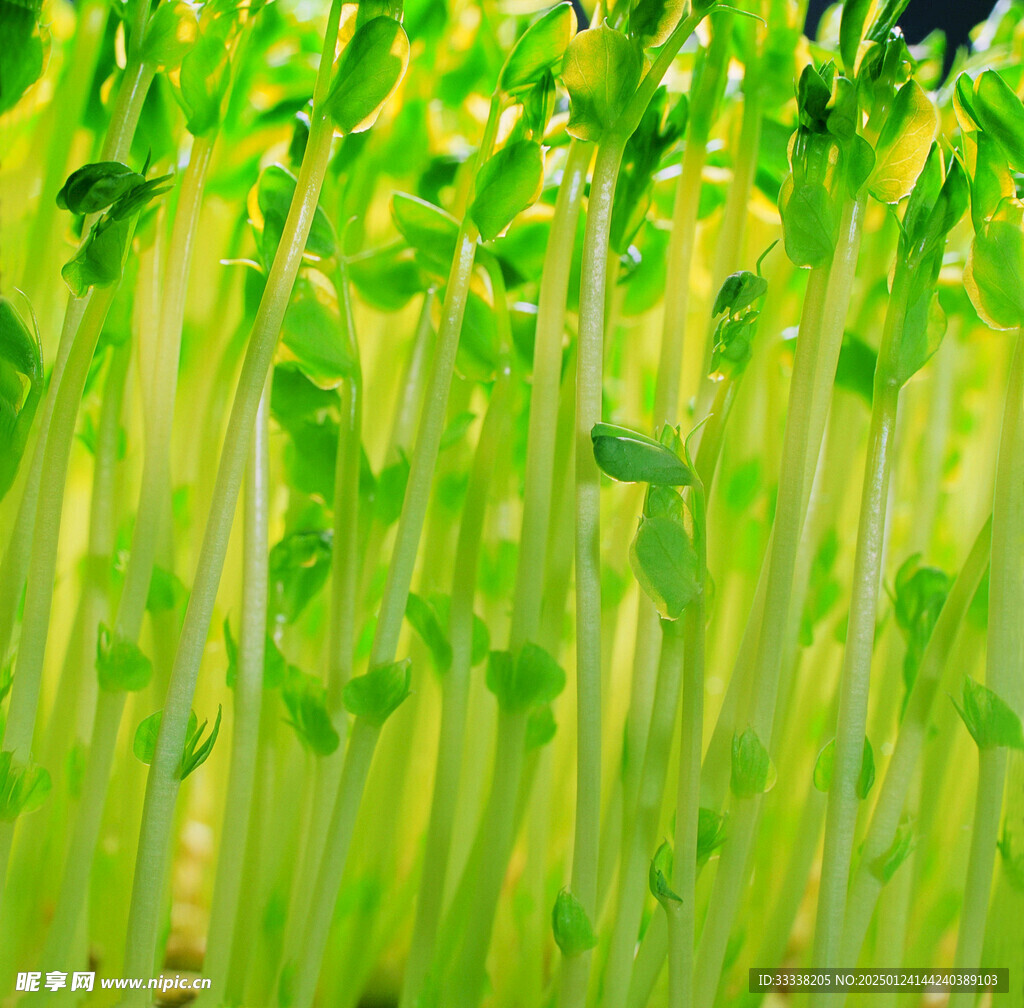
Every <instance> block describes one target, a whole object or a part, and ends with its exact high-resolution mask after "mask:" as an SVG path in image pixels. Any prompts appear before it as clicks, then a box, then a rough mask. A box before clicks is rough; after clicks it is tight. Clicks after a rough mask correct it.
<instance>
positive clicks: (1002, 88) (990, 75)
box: [958, 70, 1024, 171]
mask: <svg viewBox="0 0 1024 1008" xmlns="http://www.w3.org/2000/svg"><path fill="white" fill-rule="evenodd" d="M958 83H959V82H958ZM970 111H971V114H972V115H974V116H976V118H977V121H978V122H979V123H980V124H981V128H982V129H983V130H985V132H986V133H990V134H991V135H992V137H993V138H994V139H995V140H996V142H997V143H998V144H999V146H1000V147H1001V148H1002V150H1003V153H1004V155H1005V157H1006V160H1007V161H1009V163H1010V166H1011V167H1012V168H1015V169H1016V170H1017V171H1024V104H1022V103H1021V100H1020V99H1019V98H1018V97H1017V96H1016V95H1015V94H1014V93H1013V91H1012V90H1011V89H1010V88H1009V87H1008V86H1007V84H1006V82H1005V81H1004V80H1003V78H1002V77H1000V76H999V74H998V73H996V71H995V70H985V71H984V72H983V73H982V74H981V76H980V77H978V80H977V81H976V82H975V85H974V96H973V102H972V105H971V109H970Z"/></svg>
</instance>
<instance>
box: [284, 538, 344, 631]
mask: <svg viewBox="0 0 1024 1008" xmlns="http://www.w3.org/2000/svg"><path fill="white" fill-rule="evenodd" d="M330 570H331V533H330V532H329V531H312V532H292V533H290V534H288V535H286V536H285V537H284V538H283V539H282V540H281V541H280V542H278V543H276V544H275V545H274V546H273V547H271V550H270V557H269V577H270V612H269V618H270V620H271V622H275V621H276V622H283V623H294V622H295V620H297V619H298V618H299V616H300V615H301V614H302V612H303V611H304V610H305V608H306V606H308V605H309V603H310V602H311V601H312V600H313V599H314V598H315V597H316V596H317V594H318V593H319V592H320V590H321V589H322V588H323V586H324V584H325V583H326V581H327V577H328V575H329V574H330Z"/></svg>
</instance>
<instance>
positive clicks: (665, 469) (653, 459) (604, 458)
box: [590, 423, 694, 486]
mask: <svg viewBox="0 0 1024 1008" xmlns="http://www.w3.org/2000/svg"><path fill="white" fill-rule="evenodd" d="M590 439H591V442H592V443H593V446H594V458H595V459H596V460H597V464H598V465H599V466H600V467H601V470H602V471H603V472H604V473H605V474H607V475H608V476H611V478H612V479H614V480H618V481H619V482H620V483H652V484H658V485H661V486H691V485H692V484H693V482H694V479H693V473H691V472H690V470H689V468H688V467H687V465H686V463H685V462H683V460H682V459H680V458H679V456H678V455H676V453H675V452H673V451H672V449H671V448H667V447H666V446H665V445H663V444H662V443H661V442H660V441H655V440H654V438H650V437H647V436H646V435H645V434H639V433H637V432H636V431H632V430H630V429H629V428H627V427H618V426H616V425H615V424H606V423H597V424H594V426H593V428H591V431H590Z"/></svg>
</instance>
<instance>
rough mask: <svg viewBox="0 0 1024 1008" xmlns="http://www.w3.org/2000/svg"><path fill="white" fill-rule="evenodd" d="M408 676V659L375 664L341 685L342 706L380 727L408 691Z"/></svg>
mask: <svg viewBox="0 0 1024 1008" xmlns="http://www.w3.org/2000/svg"><path fill="white" fill-rule="evenodd" d="M411 678H412V668H411V663H410V662H409V660H408V659H405V660H404V661H400V662H390V663H389V664H387V665H377V666H376V667H375V668H372V669H370V671H369V672H367V673H366V674H365V675H361V676H356V677H355V678H354V679H350V680H349V681H348V683H346V685H345V690H344V693H343V699H344V703H345V707H346V708H347V709H348V710H349V712H350V713H352V714H354V715H355V716H356V717H361V718H363V719H364V720H365V721H368V722H369V723H370V724H372V725H375V726H376V727H378V728H379V727H380V726H381V725H383V724H384V722H385V721H386V720H387V719H388V718H389V717H390V716H391V714H392V712H393V711H395V710H396V709H397V708H398V707H399V705H400V704H401V703H402V702H403V701H404V700H405V698H406V697H407V696H408V695H409V683H410V680H411Z"/></svg>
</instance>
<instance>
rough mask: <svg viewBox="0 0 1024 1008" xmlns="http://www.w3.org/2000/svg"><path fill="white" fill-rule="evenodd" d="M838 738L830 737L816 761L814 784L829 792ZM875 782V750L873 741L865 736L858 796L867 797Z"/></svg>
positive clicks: (858, 779) (820, 789) (858, 780)
mask: <svg viewBox="0 0 1024 1008" xmlns="http://www.w3.org/2000/svg"><path fill="white" fill-rule="evenodd" d="M835 756H836V740H835V739H830V740H829V741H828V743H827V744H826V745H825V747H824V749H822V750H821V752H820V753H818V758H817V760H815V763H814V786H815V787H816V788H817V789H818V790H819V791H825V792H827V791H828V790H829V788H831V787H832V767H833V764H834V763H835ZM874 783H875V752H874V750H873V749H872V748H871V742H870V741H868V739H867V737H866V736H865V738H864V754H863V756H862V757H861V764H860V774H859V776H858V777H857V797H858V798H860V799H861V800H863V799H864V798H867V796H868V794H869V793H870V791H871V788H872V785H874Z"/></svg>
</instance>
